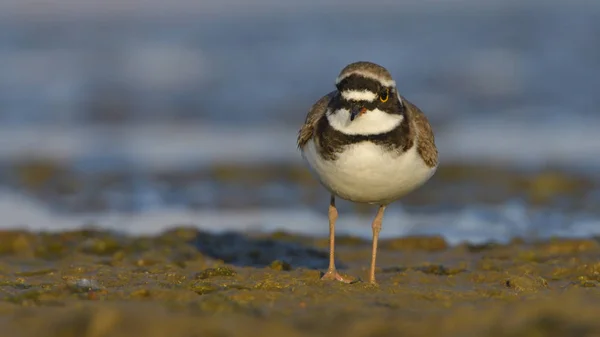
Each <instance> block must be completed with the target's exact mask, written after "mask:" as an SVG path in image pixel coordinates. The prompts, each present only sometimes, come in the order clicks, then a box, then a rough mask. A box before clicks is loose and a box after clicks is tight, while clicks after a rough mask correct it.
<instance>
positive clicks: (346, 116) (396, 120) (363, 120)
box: [327, 109, 404, 135]
mask: <svg viewBox="0 0 600 337" xmlns="http://www.w3.org/2000/svg"><path fill="white" fill-rule="evenodd" d="M327 120H328V121H329V125H331V127H332V128H334V129H335V130H337V131H340V132H341V133H344V134H347V135H376V134H380V133H386V132H390V131H392V130H394V129H395V128H396V127H397V126H398V125H400V123H402V120H404V117H403V116H402V115H396V114H388V113H386V112H384V111H381V110H379V109H374V110H369V111H367V112H366V113H364V114H362V115H360V116H357V117H356V118H354V120H353V121H350V111H349V110H348V109H339V110H335V111H331V110H329V111H328V112H327Z"/></svg>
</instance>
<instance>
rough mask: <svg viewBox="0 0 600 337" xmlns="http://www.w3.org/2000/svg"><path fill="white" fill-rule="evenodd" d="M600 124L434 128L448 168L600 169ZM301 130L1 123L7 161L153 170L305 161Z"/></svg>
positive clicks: (469, 122)
mask: <svg viewBox="0 0 600 337" xmlns="http://www.w3.org/2000/svg"><path fill="white" fill-rule="evenodd" d="M599 124H600V118H597V117H588V118H582V119H580V120H575V119H570V120H564V121H563V120H561V121H550V122H545V123H544V122H542V121H539V122H536V123H531V122H525V121H522V120H519V119H510V118H500V117H498V118H494V119H492V118H489V117H486V118H480V119H460V120H457V121H456V122H454V123H452V124H448V125H436V124H434V130H435V132H436V143H437V146H438V148H439V153H440V158H441V161H440V162H441V166H443V165H445V164H449V163H453V162H457V163H464V162H484V163H486V164H494V163H499V164H507V165H513V164H514V165H520V164H528V165H529V164H531V165H540V166H544V165H553V164H557V165H565V166H578V167H579V166H594V167H595V166H600V156H598V149H600V137H597V135H596V132H597V130H596V127H595V126H596V125H599ZM298 128H299V125H298ZM298 128H296V127H290V126H289V125H277V124H266V125H263V126H246V125H240V126H238V127H229V126H223V125H210V124H207V123H202V124H192V123H187V124H180V125H177V124H135V125H123V126H112V127H109V126H77V125H68V126H28V127H27V126H26V127H16V126H5V127H2V126H0V161H15V160H22V159H30V158H48V159H54V160H59V161H60V160H64V161H84V160H87V159H94V158H96V159H97V158H115V159H119V160H120V161H122V162H123V161H124V162H126V163H129V164H131V165H135V166H139V167H144V168H147V169H150V170H151V169H161V168H177V167H182V166H186V165H190V164H208V163H216V162H217V163H258V162H261V163H264V162H289V163H297V164H301V156H300V153H299V152H298V151H297V149H296V135H297V132H298Z"/></svg>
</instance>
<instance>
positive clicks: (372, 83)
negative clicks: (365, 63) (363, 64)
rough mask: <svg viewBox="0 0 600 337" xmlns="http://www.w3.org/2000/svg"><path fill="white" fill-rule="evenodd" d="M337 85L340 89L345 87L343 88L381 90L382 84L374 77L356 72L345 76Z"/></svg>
mask: <svg viewBox="0 0 600 337" xmlns="http://www.w3.org/2000/svg"><path fill="white" fill-rule="evenodd" d="M337 87H338V90H340V89H342V88H343V90H359V91H360V90H369V91H372V92H379V90H380V89H381V84H380V83H379V82H378V81H376V80H374V79H372V78H368V77H364V76H360V75H357V74H354V75H350V76H348V77H346V78H344V79H343V80H342V81H341V82H340V83H338V85H337Z"/></svg>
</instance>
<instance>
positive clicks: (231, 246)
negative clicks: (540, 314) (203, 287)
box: [191, 232, 344, 269]
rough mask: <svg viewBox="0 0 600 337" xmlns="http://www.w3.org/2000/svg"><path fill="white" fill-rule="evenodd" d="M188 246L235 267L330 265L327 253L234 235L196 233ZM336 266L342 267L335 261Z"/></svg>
mask: <svg viewBox="0 0 600 337" xmlns="http://www.w3.org/2000/svg"><path fill="white" fill-rule="evenodd" d="M191 243H192V244H193V245H194V246H195V247H196V248H197V249H198V250H199V251H200V253H202V254H203V255H206V256H209V257H212V258H214V259H219V260H223V261H224V262H225V263H228V264H231V265H235V266H238V267H265V266H269V265H271V264H272V263H273V262H274V261H282V262H285V263H288V264H289V265H290V266H291V267H292V268H308V269H326V268H327V267H328V265H329V253H328V252H327V251H323V250H319V249H316V248H314V247H311V246H308V245H305V244H302V243H298V242H288V241H284V240H277V239H273V238H252V237H249V236H247V235H243V234H239V233H233V232H228V233H223V234H209V233H198V235H197V236H196V237H195V238H194V240H192V242H191ZM338 264H339V265H338ZM336 266H338V268H340V269H343V268H344V265H343V264H342V263H340V262H337V261H336Z"/></svg>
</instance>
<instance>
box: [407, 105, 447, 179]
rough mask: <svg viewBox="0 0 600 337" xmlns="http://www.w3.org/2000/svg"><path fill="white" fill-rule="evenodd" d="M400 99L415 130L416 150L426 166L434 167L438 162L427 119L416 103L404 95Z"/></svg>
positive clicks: (433, 137)
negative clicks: (416, 138) (416, 137)
mask: <svg viewBox="0 0 600 337" xmlns="http://www.w3.org/2000/svg"><path fill="white" fill-rule="evenodd" d="M402 100H403V102H404V105H405V106H406V107H407V113H408V115H409V118H410V120H411V121H412V122H413V125H414V126H415V128H416V130H417V136H418V142H417V152H418V153H419V155H420V156H421V157H422V158H423V160H424V161H425V164H427V166H429V167H434V166H436V165H437V164H438V150H437V147H436V146H435V136H434V135H433V130H432V129H431V125H430V124H429V120H428V119H427V117H426V116H425V114H424V113H423V112H422V111H421V110H420V109H419V108H417V106H416V105H414V104H412V103H411V102H409V101H407V100H406V99H405V98H404V97H403V98H402Z"/></svg>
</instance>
